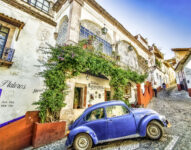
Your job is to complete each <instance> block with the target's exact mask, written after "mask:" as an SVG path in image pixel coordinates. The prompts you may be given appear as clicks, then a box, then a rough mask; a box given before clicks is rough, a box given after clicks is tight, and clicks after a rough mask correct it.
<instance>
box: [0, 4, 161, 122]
mask: <svg viewBox="0 0 191 150" xmlns="http://www.w3.org/2000/svg"><path fill="white" fill-rule="evenodd" d="M103 28H105V29H107V33H106V34H103V33H102V29H103ZM89 35H94V36H96V41H95V43H93V45H94V46H95V48H96V46H98V45H99V44H100V43H101V44H102V46H103V52H104V53H105V54H106V55H108V56H111V55H112V54H113V53H115V54H117V55H118V56H119V60H120V61H119V64H120V65H121V66H122V67H124V68H130V69H131V70H134V71H136V72H138V73H140V74H144V73H148V75H149V76H148V79H147V80H148V81H152V80H153V78H152V67H153V66H154V65H155V55H154V53H153V52H152V51H151V50H150V49H149V48H150V47H149V46H148V43H147V41H146V40H145V39H144V38H142V37H141V36H140V35H138V36H135V37H134V36H133V35H132V34H131V33H130V32H129V31H127V30H126V29H125V28H124V27H123V26H122V25H121V24H120V23H119V22H118V21H117V20H116V19H115V18H113V17H112V16H111V15H110V14H109V13H108V12H106V11H105V10H104V9H103V8H102V7H101V6H100V5H99V4H98V3H97V2H96V1H95V0H34V1H29V0H14V1H7V0H0V37H1V39H0V124H1V123H3V122H5V121H8V120H11V119H14V118H17V117H20V116H22V115H24V114H25V112H26V111H29V110H34V109H35V107H36V106H34V105H32V103H33V102H35V101H38V99H39V96H40V93H41V92H42V91H43V89H44V88H45V87H44V84H43V79H42V78H41V77H39V76H38V75H37V73H38V72H40V71H41V70H42V69H43V68H42V67H41V63H40V62H42V61H43V60H44V59H45V57H46V56H45V55H44V54H43V52H42V51H41V49H43V48H45V47H47V44H50V45H53V46H55V45H56V44H58V45H62V44H64V43H68V44H76V43H78V42H79V41H80V40H82V39H84V38H88V36H89ZM156 74H157V73H156ZM158 76H159V79H160V76H162V75H160V74H159V73H158ZM154 78H155V75H154ZM161 82H162V81H161ZM159 85H160V83H159ZM68 87H69V89H68V95H67V96H66V100H65V103H66V104H67V105H66V107H64V108H63V109H62V111H61V119H66V118H69V119H71V120H72V119H74V118H75V116H77V115H79V114H80V112H82V111H83V110H84V109H85V108H87V107H88V105H89V104H95V103H98V102H103V101H107V100H110V99H111V96H112V89H111V87H110V86H109V79H108V78H106V77H104V76H95V75H92V74H89V73H82V74H81V75H80V76H78V77H76V78H73V79H70V80H68ZM136 92H137V90H136V84H135V83H133V82H129V84H128V85H127V90H126V95H125V97H126V98H128V100H129V102H130V103H132V104H133V103H136V101H137V97H136V96H137V94H136ZM75 99H77V105H76V106H75V105H74V100H75Z"/></svg>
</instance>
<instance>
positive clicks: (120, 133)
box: [66, 101, 170, 150]
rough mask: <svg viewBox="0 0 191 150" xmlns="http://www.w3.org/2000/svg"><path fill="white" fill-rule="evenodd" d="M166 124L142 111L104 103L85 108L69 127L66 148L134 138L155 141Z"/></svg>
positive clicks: (83, 148) (154, 114)
mask: <svg viewBox="0 0 191 150" xmlns="http://www.w3.org/2000/svg"><path fill="white" fill-rule="evenodd" d="M169 125H170V124H169V123H168V121H167V120H166V118H165V117H164V116H161V115H159V114H158V113H157V112H155V111H153V110H150V109H144V108H129V107H128V106H127V105H126V104H125V103H124V102H122V101H108V102H103V103H99V104H96V105H93V106H91V107H89V108H87V109H86V110H85V111H84V113H83V114H82V115H81V116H80V117H79V118H78V119H76V121H75V122H74V123H73V124H72V125H71V126H70V127H69V132H68V137H67V141H66V146H67V147H70V146H73V147H74V148H75V149H76V150H86V149H91V147H92V145H96V144H98V143H103V142H108V141H114V140H119V139H126V138H134V137H145V136H147V137H149V138H150V139H152V140H158V139H160V138H161V137H162V135H163V132H164V131H163V127H167V126H169Z"/></svg>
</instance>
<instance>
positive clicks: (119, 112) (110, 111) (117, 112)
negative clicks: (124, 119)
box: [106, 105, 129, 118]
mask: <svg viewBox="0 0 191 150" xmlns="http://www.w3.org/2000/svg"><path fill="white" fill-rule="evenodd" d="M128 113H129V110H128V109H127V108H126V107H125V106H121V105H114V106H108V107H107V108H106V114H107V118H112V117H117V116H123V115H125V114H128Z"/></svg>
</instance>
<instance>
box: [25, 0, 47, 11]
mask: <svg viewBox="0 0 191 150" xmlns="http://www.w3.org/2000/svg"><path fill="white" fill-rule="evenodd" d="M23 1H25V2H27V3H28V4H30V5H32V6H34V7H36V8H38V9H40V10H41V11H43V12H45V13H48V12H49V8H50V3H49V2H48V1H47V0H23Z"/></svg>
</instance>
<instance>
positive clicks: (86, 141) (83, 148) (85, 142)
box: [73, 133, 92, 150]
mask: <svg viewBox="0 0 191 150" xmlns="http://www.w3.org/2000/svg"><path fill="white" fill-rule="evenodd" d="M73 146H74V149H75V150H89V149H91V147H92V139H91V137H90V136H89V135H88V134H86V133H80V134H78V135H77V136H76V137H75V140H74V144H73Z"/></svg>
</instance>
